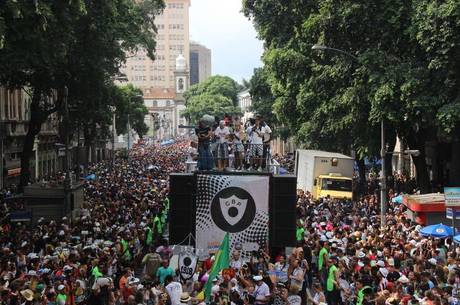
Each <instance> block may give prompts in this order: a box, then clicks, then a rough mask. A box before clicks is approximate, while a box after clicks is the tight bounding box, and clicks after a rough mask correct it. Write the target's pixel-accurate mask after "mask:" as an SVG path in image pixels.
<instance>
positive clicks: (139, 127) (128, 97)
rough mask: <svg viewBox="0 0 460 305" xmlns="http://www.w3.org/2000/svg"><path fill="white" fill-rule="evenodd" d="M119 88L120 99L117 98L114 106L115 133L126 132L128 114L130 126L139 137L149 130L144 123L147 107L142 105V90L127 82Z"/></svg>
mask: <svg viewBox="0 0 460 305" xmlns="http://www.w3.org/2000/svg"><path fill="white" fill-rule="evenodd" d="M117 89H118V90H120V93H121V99H118V100H117V102H116V104H115V107H116V109H117V110H116V120H117V125H118V126H117V133H118V134H126V133H127V131H128V130H127V126H128V115H129V120H130V124H131V127H132V128H133V129H134V131H136V133H137V134H138V135H139V137H141V138H142V137H143V136H144V135H146V134H147V131H148V130H149V128H148V126H147V125H146V124H145V121H144V119H145V116H146V115H147V114H148V109H147V107H146V106H145V105H144V99H143V98H142V97H141V96H142V90H141V89H139V88H135V87H134V86H133V85H131V84H129V85H126V86H123V87H121V88H117Z"/></svg>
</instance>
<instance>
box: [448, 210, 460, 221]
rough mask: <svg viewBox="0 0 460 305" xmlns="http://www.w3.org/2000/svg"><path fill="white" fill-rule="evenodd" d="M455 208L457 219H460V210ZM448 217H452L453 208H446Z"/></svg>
mask: <svg viewBox="0 0 460 305" xmlns="http://www.w3.org/2000/svg"><path fill="white" fill-rule="evenodd" d="M454 210H455V219H460V210H456V209H454ZM446 218H447V219H452V208H446Z"/></svg>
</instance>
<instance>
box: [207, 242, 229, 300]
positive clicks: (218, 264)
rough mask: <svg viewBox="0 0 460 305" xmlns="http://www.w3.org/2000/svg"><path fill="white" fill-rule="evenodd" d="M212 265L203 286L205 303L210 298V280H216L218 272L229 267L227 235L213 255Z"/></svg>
mask: <svg viewBox="0 0 460 305" xmlns="http://www.w3.org/2000/svg"><path fill="white" fill-rule="evenodd" d="M214 258H215V259H214V263H213V264H212V268H211V272H210V273H209V278H208V281H207V282H206V285H205V286H204V294H205V296H206V301H209V299H210V298H211V288H212V280H213V279H215V278H216V276H217V275H218V274H219V272H220V271H222V270H223V269H225V268H228V267H229V265H230V242H229V234H228V233H227V234H225V237H224V239H223V240H222V243H221V244H220V247H219V250H218V251H217V253H216V254H215V255H214Z"/></svg>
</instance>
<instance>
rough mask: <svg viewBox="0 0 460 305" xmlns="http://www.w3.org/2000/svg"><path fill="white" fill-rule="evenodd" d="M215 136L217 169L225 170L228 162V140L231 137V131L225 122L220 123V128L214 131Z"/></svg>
mask: <svg viewBox="0 0 460 305" xmlns="http://www.w3.org/2000/svg"><path fill="white" fill-rule="evenodd" d="M214 136H215V138H216V140H217V168H218V170H221V171H222V170H224V168H225V165H226V163H227V161H228V144H227V143H228V138H229V136H230V129H229V128H228V127H227V126H225V121H224V120H222V121H220V122H219V127H217V128H216V130H215V131H214Z"/></svg>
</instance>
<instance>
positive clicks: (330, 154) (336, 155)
mask: <svg viewBox="0 0 460 305" xmlns="http://www.w3.org/2000/svg"><path fill="white" fill-rule="evenodd" d="M298 151H299V152H302V153H304V154H307V155H313V156H314V157H326V158H341V159H350V160H353V158H352V157H350V156H347V155H344V154H339V153H335V152H329V151H322V150H310V149H298Z"/></svg>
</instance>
